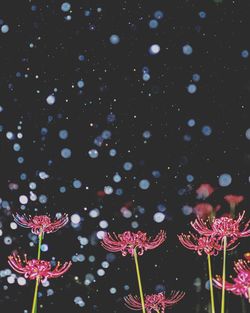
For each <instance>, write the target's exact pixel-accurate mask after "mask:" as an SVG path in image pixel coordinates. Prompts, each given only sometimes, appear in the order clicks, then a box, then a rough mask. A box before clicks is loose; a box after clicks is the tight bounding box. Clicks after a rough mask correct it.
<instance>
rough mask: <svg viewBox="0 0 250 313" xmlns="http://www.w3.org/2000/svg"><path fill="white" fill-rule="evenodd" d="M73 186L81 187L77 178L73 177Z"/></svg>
mask: <svg viewBox="0 0 250 313" xmlns="http://www.w3.org/2000/svg"><path fill="white" fill-rule="evenodd" d="M73 187H74V188H76V189H79V188H81V187H82V182H81V181H80V180H79V179H75V180H74V181H73Z"/></svg>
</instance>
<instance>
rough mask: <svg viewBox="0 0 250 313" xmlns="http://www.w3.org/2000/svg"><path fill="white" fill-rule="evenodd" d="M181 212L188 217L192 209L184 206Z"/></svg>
mask: <svg viewBox="0 0 250 313" xmlns="http://www.w3.org/2000/svg"><path fill="white" fill-rule="evenodd" d="M181 210H182V213H183V214H184V215H190V214H191V213H192V212H193V208H192V207H191V206H189V205H184V206H183V207H182V209H181Z"/></svg>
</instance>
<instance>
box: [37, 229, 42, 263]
mask: <svg viewBox="0 0 250 313" xmlns="http://www.w3.org/2000/svg"><path fill="white" fill-rule="evenodd" d="M38 238H39V242H38V251H37V260H40V259H41V245H42V240H43V233H42V232H41V233H40V234H39V236H38Z"/></svg>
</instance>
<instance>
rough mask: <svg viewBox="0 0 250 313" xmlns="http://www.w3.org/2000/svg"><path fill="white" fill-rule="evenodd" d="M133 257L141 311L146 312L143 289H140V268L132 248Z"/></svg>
mask: <svg viewBox="0 0 250 313" xmlns="http://www.w3.org/2000/svg"><path fill="white" fill-rule="evenodd" d="M134 259H135V268H136V274H137V280H138V285H139V291H140V298H141V306H142V312H143V313H146V310H145V304H144V296H143V291H142V283H141V275H140V269H139V264H138V257H137V252H136V249H134Z"/></svg>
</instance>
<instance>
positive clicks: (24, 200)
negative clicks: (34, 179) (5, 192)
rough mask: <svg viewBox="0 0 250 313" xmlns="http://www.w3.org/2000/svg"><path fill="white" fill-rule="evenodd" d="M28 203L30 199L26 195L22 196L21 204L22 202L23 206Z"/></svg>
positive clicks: (20, 198)
mask: <svg viewBox="0 0 250 313" xmlns="http://www.w3.org/2000/svg"><path fill="white" fill-rule="evenodd" d="M28 201H29V199H28V197H27V196H25V195H21V196H20V197H19V202H20V203H21V204H27V203H28Z"/></svg>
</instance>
